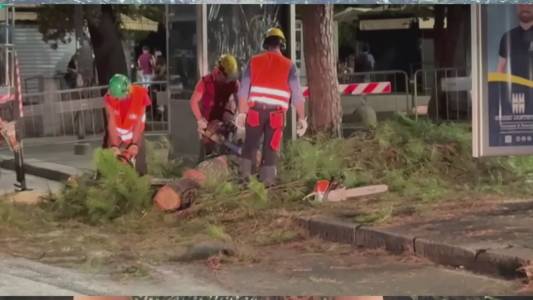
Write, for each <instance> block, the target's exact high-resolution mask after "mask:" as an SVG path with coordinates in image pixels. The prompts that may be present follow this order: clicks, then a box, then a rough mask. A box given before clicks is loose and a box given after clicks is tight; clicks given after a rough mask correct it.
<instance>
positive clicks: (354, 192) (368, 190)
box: [327, 184, 389, 202]
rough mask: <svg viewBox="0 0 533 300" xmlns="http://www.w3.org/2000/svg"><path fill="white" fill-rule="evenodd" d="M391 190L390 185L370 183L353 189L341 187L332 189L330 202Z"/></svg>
mask: <svg viewBox="0 0 533 300" xmlns="http://www.w3.org/2000/svg"><path fill="white" fill-rule="evenodd" d="M388 190H389V187H388V186H386V185H384V184H381V185H370V186H364V187H358V188H353V189H346V188H340V189H336V190H333V191H330V192H329V193H328V195H327V201H328V202H340V201H344V200H347V199H351V198H357V197H365V196H370V195H375V194H381V193H385V192H387V191H388Z"/></svg>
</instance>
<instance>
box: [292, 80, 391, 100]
mask: <svg viewBox="0 0 533 300" xmlns="http://www.w3.org/2000/svg"><path fill="white" fill-rule="evenodd" d="M303 90H304V97H309V88H308V87H305V88H303ZM391 92H392V86H391V83H390V82H388V81H384V82H365V83H349V84H340V85H339V93H340V94H341V95H343V96H347V95H377V94H390V93H391Z"/></svg>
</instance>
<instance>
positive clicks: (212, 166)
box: [151, 156, 230, 212]
mask: <svg viewBox="0 0 533 300" xmlns="http://www.w3.org/2000/svg"><path fill="white" fill-rule="evenodd" d="M228 161H229V158H228V157H226V156H218V157H215V158H213V159H209V160H206V161H204V162H202V163H200V164H199V165H198V167H196V168H195V169H189V170H186V171H185V172H183V175H182V177H181V179H178V180H176V181H174V182H170V183H169V182H166V183H165V180H164V179H159V180H154V179H152V180H151V183H152V186H157V185H158V184H160V186H161V185H162V187H161V188H160V189H159V190H158V191H157V193H156V194H155V196H154V198H153V201H154V203H155V205H156V206H157V207H158V208H159V209H161V210H163V211H166V212H173V211H177V210H181V209H185V208H188V207H189V206H190V205H191V204H192V202H193V201H194V200H195V198H196V195H197V194H198V189H199V188H200V187H201V186H202V185H203V184H204V183H205V182H206V180H207V178H210V179H211V178H212V179H214V180H221V179H224V178H225V177H226V176H228V175H229V174H230V167H229V162H228Z"/></svg>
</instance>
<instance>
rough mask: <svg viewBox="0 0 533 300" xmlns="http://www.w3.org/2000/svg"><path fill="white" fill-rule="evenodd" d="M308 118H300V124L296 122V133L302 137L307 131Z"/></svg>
mask: <svg viewBox="0 0 533 300" xmlns="http://www.w3.org/2000/svg"><path fill="white" fill-rule="evenodd" d="M307 126H308V124H307V118H301V119H299V120H298V124H296V135H297V136H298V137H302V136H303V135H304V134H305V132H306V131H307Z"/></svg>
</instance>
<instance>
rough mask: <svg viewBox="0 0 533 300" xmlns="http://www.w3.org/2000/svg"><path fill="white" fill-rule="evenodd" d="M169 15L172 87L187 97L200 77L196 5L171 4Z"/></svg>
mask: <svg viewBox="0 0 533 300" xmlns="http://www.w3.org/2000/svg"><path fill="white" fill-rule="evenodd" d="M168 17H169V24H168V26H169V28H168V34H169V49H168V50H169V53H168V64H169V65H168V66H169V75H170V88H171V90H172V93H173V94H179V95H183V96H186V97H187V96H188V95H189V94H191V93H192V90H193V89H194V86H195V84H196V81H197V79H198V67H197V65H198V62H197V57H196V56H197V55H196V47H197V43H196V34H197V29H196V18H197V14H196V6H195V5H169V16H168Z"/></svg>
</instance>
